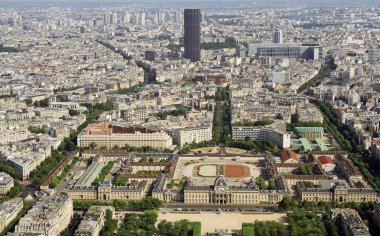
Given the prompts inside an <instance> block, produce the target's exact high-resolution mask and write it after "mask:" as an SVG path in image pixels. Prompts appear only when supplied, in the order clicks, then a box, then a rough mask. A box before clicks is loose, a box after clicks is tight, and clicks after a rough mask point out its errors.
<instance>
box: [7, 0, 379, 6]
mask: <svg viewBox="0 0 380 236" xmlns="http://www.w3.org/2000/svg"><path fill="white" fill-rule="evenodd" d="M146 2H149V3H150V4H149V5H151V4H154V5H156V6H160V5H162V6H163V5H164V4H165V5H171V6H177V7H183V6H199V7H202V6H209V7H210V6H212V5H216V4H220V5H224V6H228V5H231V7H233V6H236V5H237V4H238V5H241V4H244V5H249V6H252V7H254V6H257V7H297V6H298V7H324V6H366V7H368V6H369V7H371V6H380V0H0V7H17V6H20V7H23V6H29V7H30V6H54V5H56V6H69V5H70V6H88V7H90V6H92V7H97V6H101V5H109V6H112V5H128V4H136V3H138V4H140V5H142V4H143V3H146Z"/></svg>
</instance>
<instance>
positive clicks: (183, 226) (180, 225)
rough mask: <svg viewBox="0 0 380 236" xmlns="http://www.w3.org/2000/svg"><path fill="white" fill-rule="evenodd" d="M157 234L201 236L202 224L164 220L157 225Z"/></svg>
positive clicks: (166, 235)
mask: <svg viewBox="0 0 380 236" xmlns="http://www.w3.org/2000/svg"><path fill="white" fill-rule="evenodd" d="M157 233H158V235H161V236H187V235H193V236H200V235H201V223H200V222H190V221H188V220H179V221H174V222H169V221H167V220H162V221H160V223H158V225H157Z"/></svg>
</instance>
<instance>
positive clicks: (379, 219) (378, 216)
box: [373, 203, 380, 225]
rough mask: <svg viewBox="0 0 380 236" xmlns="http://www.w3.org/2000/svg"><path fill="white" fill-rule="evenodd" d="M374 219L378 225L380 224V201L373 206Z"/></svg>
mask: <svg viewBox="0 0 380 236" xmlns="http://www.w3.org/2000/svg"><path fill="white" fill-rule="evenodd" d="M373 220H374V221H375V223H376V224H377V225H380V203H375V205H374V208H373Z"/></svg>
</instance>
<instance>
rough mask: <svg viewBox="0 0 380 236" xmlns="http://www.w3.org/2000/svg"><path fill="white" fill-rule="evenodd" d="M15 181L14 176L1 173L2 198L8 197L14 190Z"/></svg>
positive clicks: (0, 190)
mask: <svg viewBox="0 0 380 236" xmlns="http://www.w3.org/2000/svg"><path fill="white" fill-rule="evenodd" d="M13 186H14V180H13V178H12V176H10V175H8V174H7V173H5V172H0V196H1V195H7V193H8V192H9V191H10V190H11V189H12V188H13Z"/></svg>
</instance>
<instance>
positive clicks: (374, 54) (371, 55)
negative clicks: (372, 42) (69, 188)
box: [368, 48, 380, 62]
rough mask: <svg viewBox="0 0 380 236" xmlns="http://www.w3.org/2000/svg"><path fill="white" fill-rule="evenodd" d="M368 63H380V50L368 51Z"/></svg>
mask: <svg viewBox="0 0 380 236" xmlns="http://www.w3.org/2000/svg"><path fill="white" fill-rule="evenodd" d="M368 61H370V62H378V61H380V48H375V49H368Z"/></svg>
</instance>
